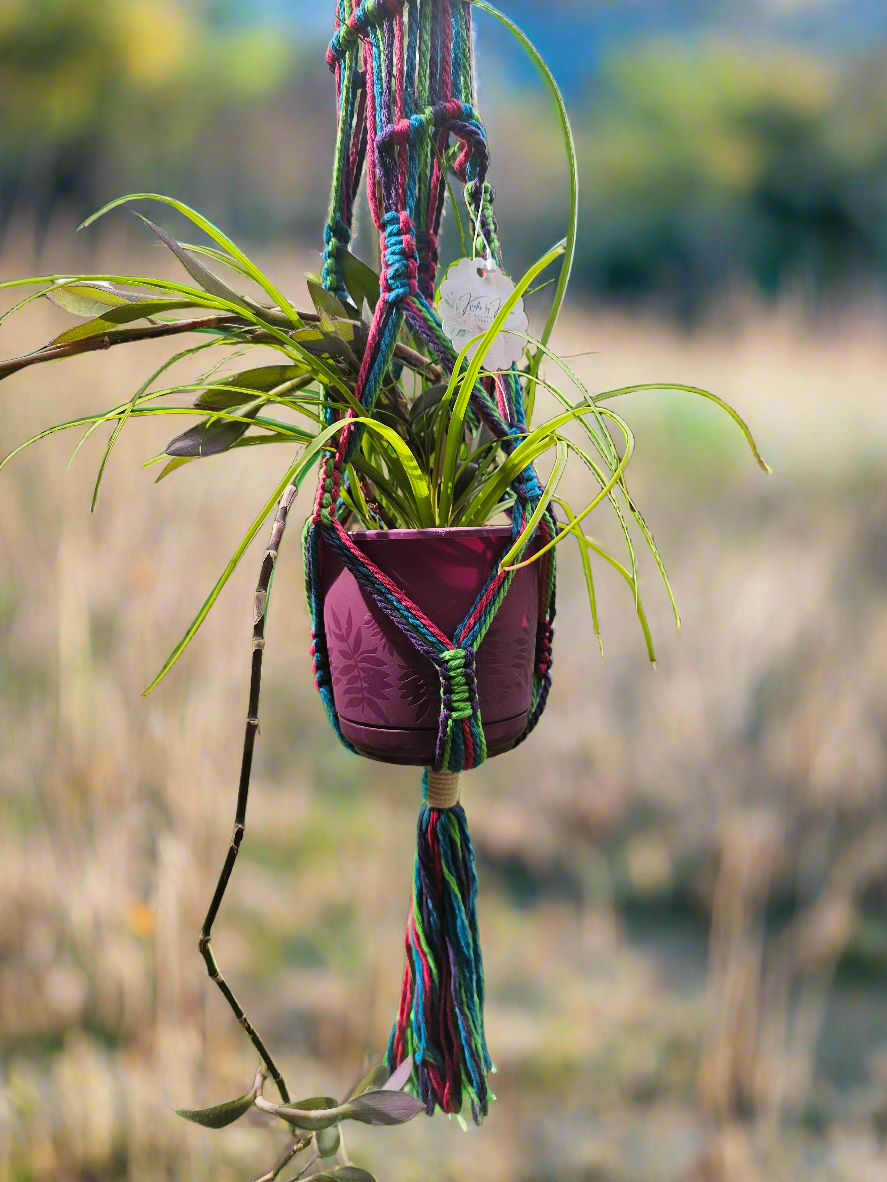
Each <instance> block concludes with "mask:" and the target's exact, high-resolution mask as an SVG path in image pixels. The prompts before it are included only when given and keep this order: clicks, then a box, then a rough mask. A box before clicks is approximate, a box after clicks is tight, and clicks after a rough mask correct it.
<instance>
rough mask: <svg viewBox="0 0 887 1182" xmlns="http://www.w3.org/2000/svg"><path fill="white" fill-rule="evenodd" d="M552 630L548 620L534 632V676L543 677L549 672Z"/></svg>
mask: <svg viewBox="0 0 887 1182" xmlns="http://www.w3.org/2000/svg"><path fill="white" fill-rule="evenodd" d="M553 639H554V628H553V626H552V623H551V621H550V620H546V621H545V623H544V624H540V626H539V628H538V630H537V632H536V676H537V677H545V676H546V674H547V673H548V672H549V671H550V670H551V643H552V641H553Z"/></svg>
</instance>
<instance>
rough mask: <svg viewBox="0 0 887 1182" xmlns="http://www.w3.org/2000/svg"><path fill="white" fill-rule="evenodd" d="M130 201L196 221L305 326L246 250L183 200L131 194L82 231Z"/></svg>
mask: <svg viewBox="0 0 887 1182" xmlns="http://www.w3.org/2000/svg"><path fill="white" fill-rule="evenodd" d="M129 201H159V202H161V203H162V204H163V205H169V206H172V208H173V209H175V210H177V211H178V212H179V213H180V214H182V215H183V216H184V217H186V218H187V219H188V221H190V222H193V223H194V225H195V226H199V227H200V229H201V230H203V232H204V234H206V235H207V236H208V237H209V238H212V239H213V241H214V242H217V243H218V244H219V246H221V247H224V249H225V250H226V251H227V252H228V253H229V254H230V255H231V256H232V257H233V258H235V259H236V260H237V262H238V263H240V265H241V266H242V267H243V268H245V270H246V272H247V274H248V275H249V277H250V278H251V279H252V280H254V281H255V282H256V283H257V284H258V285H259V287H261V288H262V290H263V291H264V292H265V293H266V295H268V296H270V298H271V299H272V300H274V302H275V304H276V305H277V306H278V307H279V308H281V309H282V310H283V311H284V312H285V313H286V314H287V316H289V318H290V320H291V321H292V323H293V325H294V326H295V327H296V328H301V327H302V321H301V320H300V318H299V316H298V313H297V312H296V310H295V308H293V306H292V305H291V304H290V302H289V300H287V299H286V297H285V296H284V295H283V293H282V292H280V291H279V290H278V289H277V288H276V287H275V286H274V284H273V283H272V282H271V280H270V279H268V278H267V277H266V276H265V275H264V274H263V273H262V272H261V271H260V270H259V268H258V267H257V266H256V265H255V263H253V262H252V261H251V260H250V259H249V258H247V256H246V255H245V254H244V253H243V251H242V250H241V249H240V248H239V247H238V246H237V245H236V244H235V243H234V242H232V241H231V239H230V238H229V237H228V236H227V235H226V234H223V233H222V231H221V230H220V229H218V227H217V226H214V225H213V224H212V222H210V221H208V220H207V219H206V218H205V217H204V216H203V215H202V214H200V213H198V212H197V211H196V210H194V209H192V208H191V207H190V206H189V205H185V203H184V202H183V201H176V200H175V199H174V198H173V197H164V196H163V194H162V193H129V194H127V196H125V197H117V198H116V199H115V200H114V201H109V202H108V204H107V205H103V206H102V208H101V209H99V210H97V211H96V212H95V213H94V214H92V215H91V216H90V217H88V218H87V219H86V221H85V222H83V223H82V224H81V225H80V226H78V229H79V230H83V229H85V228H86V227H87V226H90V225H92V223H93V222H95V221H96V220H97V219H98V218H100V217H102V216H104V214H106V213H109V212H110V211H111V210H112V209H117V208H118V207H119V206H121V205H125V204H126V203H127V202H129Z"/></svg>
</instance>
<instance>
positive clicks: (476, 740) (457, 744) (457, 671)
mask: <svg viewBox="0 0 887 1182" xmlns="http://www.w3.org/2000/svg"><path fill="white" fill-rule="evenodd" d="M435 664H436V665H437V671H438V675H439V677H440V726H439V729H438V736H437V749H436V751H435V764H434V771H436V772H438V771H450V772H461V771H464V770H467V769H468V768H473V767H477V766H478V765H479V764H481V763H483V761H484V760H485V759H486V755H487V744H486V740H485V738H484V730H483V723H482V722H481V716H480V702H479V700H478V696H477V676H476V670H475V660H474V649H471V648H454V649H449V650H447V651H446V652H442V653H440V654H439V656H438V657H437V659H436V661H435Z"/></svg>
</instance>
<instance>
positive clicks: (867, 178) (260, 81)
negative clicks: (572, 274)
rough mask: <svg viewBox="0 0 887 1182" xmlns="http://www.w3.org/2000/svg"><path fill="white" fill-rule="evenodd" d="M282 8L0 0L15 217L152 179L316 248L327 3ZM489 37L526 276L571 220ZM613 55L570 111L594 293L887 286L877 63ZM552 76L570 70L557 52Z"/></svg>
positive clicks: (552, 154)
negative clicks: (20, 209) (305, 10)
mask: <svg viewBox="0 0 887 1182" xmlns="http://www.w3.org/2000/svg"><path fill="white" fill-rule="evenodd" d="M262 11H263V12H264V11H266V10H264V9H263V10H262ZM267 12H268V17H267V21H268V23H263V19H265V18H257V17H255V16H254V15H252V14H250V13H248V12H246V11H245V10H244V9H243V6H240V7H238V6H237V5H236V4H234V3H232V2H231V0H151V2H150V3H149V2H148V0H128V2H127V3H126V4H118V5H112V6H109V7H99V6H96V5H94V4H92V3H91V2H90V0H0V76H2V78H3V84H2V86H0V127H2V129H3V153H2V156H0V226H2V225H3V223H4V220H5V219H6V218H8V215H9V213H10V211H11V210H12V209H13V208H14V207H15V206H17V205H20V204H24V205H27V206H30V207H32V208H33V209H35V210H36V212H37V215H38V218H40V219H41V220H43V221H46V220H47V219H48V218H49V216H50V214H51V211H52V210H53V209H54V208H55V207H56V206H57V205H58V204H59V203H61V204H62V205H64V206H70V207H72V209H73V214H74V216H76V217H78V218H79V217H80V216H85V215H86V214H88V213H90V212H92V210H93V209H95V208H96V207H97V206H99V205H100V204H102V203H103V202H104V201H105V200H107V199H109V198H110V197H113V196H116V195H117V194H119V193H121V192H126V191H128V190H133V189H150V190H152V191H157V190H164V191H169V192H171V193H172V194H173V195H175V196H178V197H180V198H183V199H184V200H186V201H189V202H190V203H191V204H195V205H198V206H199V207H201V208H205V209H206V210H207V212H208V213H209V215H210V216H211V217H213V218H214V219H215V220H217V221H222V222H223V223H224V224H225V226H226V227H227V228H230V229H233V230H234V231H235V232H236V233H240V234H245V235H247V236H250V237H252V238H254V239H260V238H265V239H273V238H275V237H277V238H280V237H283V236H290V235H292V234H293V233H299V234H301V235H303V236H304V237H305V238H309V237H310V239H311V241H316V235H317V232H318V227H319V225H320V222H321V220H322V213H323V209H324V206H325V194H326V190H327V172H328V162H329V160H330V159H331V154H332V137H333V126H334V95H333V87H332V83H331V79H330V77H329V74H328V72H327V70H326V66H325V64H324V60H323V44H322V40H321V36H320V29H319V22H318V20H317V14H316V12H315V15H314V16H313V17H312V18H311V20H310V22H308V21H307V18H306V17H303V16H300V15H299V4H298V3H296V4H295V6H294V9H293V10H292V11H290V10H289V9H287V14H288V17H289V18H291V22H290V25H289V26H282V25H278V24H275V23H274V20H275V19H279V18H280V17H281V12H280V11H279V10H278V9H274V8H273V7H269V9H268V10H267ZM237 13H240V15H239V16H237V15H236V14H237ZM591 16H592V14H591V13H589V20H591ZM306 22H307V28H308V29H309V30H310V31H309V32H302V33H301V35H295V34H291V33H284V28H291V27H297V28H302V27H306ZM478 35H479V39H480V41H479V45H480V62H481V70H482V74H483V77H482V87H481V90H482V103H483V107H484V111H485V112H486V113H487V115H488V116H489V117H490V123H491V143H492V146H493V151H494V177H495V179H496V184H497V188H498V193H499V207H500V211H501V214H502V220H503V229H504V231H505V234H506V242H511V243H512V244H513V245H514V247H515V250H514V254H513V255H512V257H511V267H512V270H515V271H519V270H520V269H521V268H522V266H523V265H524V264H525V263H526V262H528V261H529V259H530V258H531V257H536V256H537V254H538V253H541V251H542V250H543V249H544V248H545V247H547V246H548V245H550V243H551V240H552V238H553V237H554V235H555V234H556V232H557V229H558V228H559V226H560V224H561V222H562V212H561V208H562V204H563V194H564V184H563V182H562V181H561V179H560V178H561V175H562V162H561V160H560V159H559V158H558V155H557V153H558V147H557V142H556V140H555V138H554V137H553V136H552V134H551V130H552V128H551V125H550V112H549V111H548V110H547V107H546V106H545V105H544V104H543V101H542V99H541V97H540V95H539V92H537V91H535V90H528V89H527V88H526V85H525V83H526V84H527V85H529V80H528V79H527V78H526V76H525V75H524V74H523V73H519V74H517V75H515V74H514V69H513V66H514V62H513V58H511V57H507V58H506V57H502V56H501V51H502V50H503V49H504V48H505V42H504V41H503V40H502V38H503V37H504V34H502V33H501V32H500V31H499V30H498V29H495V28H494V27H493V25H492V24H491V22H489V21H486V22H479V34H478ZM583 44H584V42H583ZM598 48H599V49H601V48H603V50H605V52H603V53H602V56H601V64H600V66H599V67H598V68H595V69H594V72H593V73H592V74H588V71H589V68H590V67H589V66H588V63H587V62H586V65H585V67H584V68H585V70H586V73H587V75H588V76H587V77H586V80H585V85H584V88H581V89H579V90H576V89H575V88H574V90H573V97H572V102H571V106H572V115H573V118H574V121H575V124H576V129H577V134H578V138H579V141H580V149H581V154H582V157H583V160H582V164H583V184H584V207H583V222H582V239H581V243H580V252H579V259H578V271H577V275H578V278H579V281H580V282H581V283H583V284H584V285H585V287H586V289H588V290H589V291H591V292H593V293H595V294H597V295H600V296H603V297H605V298H617V299H625V300H630V301H637V300H646V299H651V300H657V301H659V302H661V303H665V304H667V306H668V307H670V308H672V309H674V310H675V311H676V312H678V314H680V315H683V316H684V317H687V318H693V317H695V316H698V315H699V314H700V313H701V312H702V311H703V310H704V309H705V308H706V307H707V306H708V304H709V303H710V302H711V301H712V300H714V299H716V298H718V297H719V296H721V295H722V294H723V293H724V292H725V291H728V290H729V289H730V288H731V287H735V286H737V285H738V286H747V285H753V286H755V287H756V288H758V289H759V290H761V291H763V292H765V293H775V292H777V291H779V290H783V289H785V288H786V287H791V288H796V289H797V288H800V289H801V290H802V291H803V292H804V293H805V295H806V296H807V298H808V299H809V301H810V302H811V304H815V303H821V302H822V301H823V300H828V299H832V298H843V297H844V296H845V295H846V294H847V293H848V291H849V290H850V289H851V288H852V287H853V286H854V285H858V284H860V283H861V284H863V285H869V286H870V285H872V284H876V283H881V282H883V280H884V278H885V276H887V69H885V54H884V51H883V50H879V51H876V50H872V51H871V52H870V53H869V55H868V57H867V58H865V59H864V58H853V57H850V56H846V55H845V56H836V57H833V58H831V57H826V56H822V55H819V54H817V53H816V52H814V51H801V50H799V49H792V48H789V47H787V46H786V45H785V44H780V43H779V42H777V41H775V40H771V41H765V40H762V41H760V42H754V41H749V40H748V39H746V40H742V39H740V38H738V37H736V38H734V39H732V40H730V39H729V38H728V37H727V36H726V35H725V34H723V33H721V34H720V35H717V36H715V35H713V36H712V37H709V38H700V37H695V38H694V37H689V36H685V37H682V38H681V39H680V40H678V39H676V38H672V39H663V40H651V39H650V38H649V37H648V36H647V37H646V38H645V37H644V36H643V35H638V36H634V37H629V38H627V39H625V38H624V39H622V40H621V41H607V42H606V43H605V44H604V45H603V47H600V46H599V47H598ZM506 62H507V63H508V64H507V67H506V65H505V63H506ZM558 67H560V68H559V70H558V72H560V73H564V75H565V77H566V76H567V75H568V74H569V73H570V72H569V71H568V70H567V69H566V66H565V65H564V63H563V61H561V58H560V57H557V56H556V68H558ZM574 73H575V72H574ZM506 74H507V77H506ZM570 76H572V75H570ZM516 145H519V147H517V146H516ZM450 246H452V243H450Z"/></svg>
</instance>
